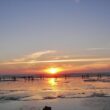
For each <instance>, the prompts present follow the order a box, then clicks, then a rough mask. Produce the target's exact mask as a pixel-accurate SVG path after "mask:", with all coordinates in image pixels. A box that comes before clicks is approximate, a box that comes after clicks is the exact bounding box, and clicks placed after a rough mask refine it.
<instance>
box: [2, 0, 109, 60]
mask: <svg viewBox="0 0 110 110" xmlns="http://www.w3.org/2000/svg"><path fill="white" fill-rule="evenodd" d="M109 42H110V0H0V61H7V60H11V59H15V58H19V57H22V56H24V55H26V54H31V53H34V52H37V51H46V50H55V51H58V52H61V53H62V54H63V55H65V54H69V55H73V56H80V57H81V56H93V57H94V56H96V57H104V58H105V57H107V58H108V57H109V56H110V52H109V50H110V43H109Z"/></svg>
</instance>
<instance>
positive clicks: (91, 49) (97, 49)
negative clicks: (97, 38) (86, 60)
mask: <svg viewBox="0 0 110 110" xmlns="http://www.w3.org/2000/svg"><path fill="white" fill-rule="evenodd" d="M87 50H88V51H102V50H110V48H88V49H87Z"/></svg>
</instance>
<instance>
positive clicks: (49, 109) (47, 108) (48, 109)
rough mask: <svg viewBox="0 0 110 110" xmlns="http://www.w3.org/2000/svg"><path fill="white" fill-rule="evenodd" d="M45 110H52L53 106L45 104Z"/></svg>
mask: <svg viewBox="0 0 110 110" xmlns="http://www.w3.org/2000/svg"><path fill="white" fill-rule="evenodd" d="M43 110H52V108H51V107H48V106H45V107H44V108H43Z"/></svg>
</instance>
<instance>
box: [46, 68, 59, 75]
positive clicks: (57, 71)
mask: <svg viewBox="0 0 110 110" xmlns="http://www.w3.org/2000/svg"><path fill="white" fill-rule="evenodd" d="M60 71H61V68H57V67H56V68H55V67H52V68H48V69H46V72H47V73H49V74H57V73H59V72H60Z"/></svg>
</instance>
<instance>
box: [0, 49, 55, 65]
mask: <svg viewBox="0 0 110 110" xmlns="http://www.w3.org/2000/svg"><path fill="white" fill-rule="evenodd" d="M55 52H56V51H55V50H47V51H40V52H35V53H32V54H30V55H26V56H24V57H22V58H18V59H13V60H12V61H8V62H3V63H0V64H23V63H35V62H37V60H38V59H39V58H40V57H42V56H44V55H48V54H52V53H55Z"/></svg>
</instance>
